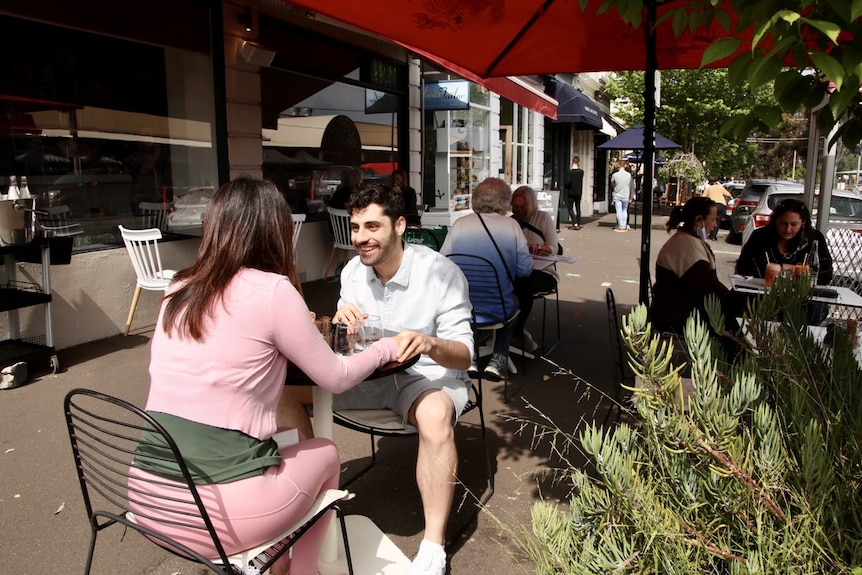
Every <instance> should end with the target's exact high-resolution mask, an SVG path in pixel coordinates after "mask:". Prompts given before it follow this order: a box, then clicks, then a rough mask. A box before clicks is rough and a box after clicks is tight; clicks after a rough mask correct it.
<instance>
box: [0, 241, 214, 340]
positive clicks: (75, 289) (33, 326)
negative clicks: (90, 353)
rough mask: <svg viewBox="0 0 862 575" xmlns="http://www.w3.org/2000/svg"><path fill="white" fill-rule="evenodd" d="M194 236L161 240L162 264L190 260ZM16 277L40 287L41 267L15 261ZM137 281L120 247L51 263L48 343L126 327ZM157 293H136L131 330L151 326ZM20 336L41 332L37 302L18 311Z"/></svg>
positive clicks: (4, 323) (2, 326)
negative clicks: (54, 263) (138, 295)
mask: <svg viewBox="0 0 862 575" xmlns="http://www.w3.org/2000/svg"><path fill="white" fill-rule="evenodd" d="M198 244H199V241H198V240H196V239H190V240H180V241H173V242H163V243H161V244H159V245H160V253H161V256H162V265H163V266H164V267H165V268H167V269H175V270H176V269H180V268H183V267H186V266H188V265H190V264H191V263H192V262H193V261H194V258H195V253H196V252H197V246H198ZM16 267H17V270H16V273H17V276H18V280H20V281H30V282H33V283H38V284H39V285H42V266H41V265H39V264H29V263H17V264H16ZM136 284H137V282H136V279H135V272H134V270H133V269H132V264H131V261H130V260H129V255H128V253H127V252H126V249H125V248H117V249H113V250H103V251H98V252H91V253H85V254H75V255H74V256H73V257H72V262H71V263H70V264H69V265H57V266H51V288H52V290H51V291H52V296H53V297H52V303H51V313H52V315H53V329H52V332H53V336H54V347H55V348H57V349H64V348H67V347H71V346H73V345H78V344H81V343H86V342H88V341H95V340H98V339H104V338H106V337H111V336H114V335H117V334H118V333H122V332H123V330H124V328H125V325H126V317H127V316H128V313H129V306H130V304H131V303H132V294H133V293H134V290H135V286H136ZM160 299H161V292H150V291H146V290H144V291H142V293H141V297H140V299H139V300H138V307H137V310H136V312H135V319H134V320H133V322H132V329H133V330H135V329H139V328H142V327H145V326H151V325H154V324H155V322H156V318H157V316H158V310H159V301H160ZM0 315H2V317H0V333H2V334H3V337H6V336H7V335H8V315H7V314H0ZM19 318H20V325H21V336H22V337H23V338H25V339H27V338H34V337H39V336H44V335H45V316H44V308H43V306H35V307H32V308H25V309H22V310H19Z"/></svg>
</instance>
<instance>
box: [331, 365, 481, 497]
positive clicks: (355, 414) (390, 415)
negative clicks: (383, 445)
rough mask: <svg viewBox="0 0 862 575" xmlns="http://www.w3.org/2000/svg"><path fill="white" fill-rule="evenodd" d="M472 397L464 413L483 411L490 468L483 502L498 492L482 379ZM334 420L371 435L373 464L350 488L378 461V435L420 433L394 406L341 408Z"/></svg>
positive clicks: (333, 415) (365, 468)
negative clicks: (387, 407)
mask: <svg viewBox="0 0 862 575" xmlns="http://www.w3.org/2000/svg"><path fill="white" fill-rule="evenodd" d="M470 392H471V395H472V396H471V397H470V399H469V401H468V402H467V405H465V406H464V409H463V411H461V415H462V416H464V415H466V414H467V413H469V412H471V411H473V410H474V409H477V410H478V411H479V427H480V432H481V434H482V448H483V449H484V451H485V467H486V470H487V482H486V486H485V491H484V492H483V493H482V495H481V496H480V497H478V498H477V499H478V500H479V502H480V503H481V504H483V505H484V504H485V503H487V502H488V500H489V499H491V496H492V495H493V494H494V466H493V463H492V460H491V451H490V450H489V449H488V439H487V435H486V430H485V412H484V410H483V405H482V382H481V381H478V382H476V383H474V384H472V385H471V389H470ZM332 418H333V422H334V423H336V424H338V425H340V426H342V427H346V428H347V429H352V430H353V431H358V432H360V433H365V434H367V435H368V436H369V437H370V438H371V463H369V464H368V465H367V466H365V467H364V468H362V469H361V470H360V471H358V472H357V473H356V474H355V475H353V477H351V478H349V479H348V480H347V481H345V482H344V483H343V484H342V487H347V486H348V485H350V484H351V483H353V482H354V481H356V480H357V479H359V477H361V476H362V475H363V474H364V473H365V472H367V471H368V470H369V469H371V468H372V467H373V466H374V465H375V464H376V463H377V448H376V443H375V438H378V437H410V436H413V435H416V432H415V431H413V430H409V429H407V428H405V427H404V424H403V423H402V417H401V416H400V415H398V414H396V413H395V412H394V411H392V410H390V409H341V410H336V411H334V412H333V414H332Z"/></svg>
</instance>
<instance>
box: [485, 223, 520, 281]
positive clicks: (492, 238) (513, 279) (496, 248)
mask: <svg viewBox="0 0 862 575" xmlns="http://www.w3.org/2000/svg"><path fill="white" fill-rule="evenodd" d="M476 215H477V216H478V217H479V221H480V222H482V227H483V228H485V231H486V232H488V237H489V238H491V243H492V244H494V249H495V250H497V255H498V256H500V261H502V262H503V267H504V268H506V275H507V276H508V277H509V281H510V282H512V284H513V285H514V283H515V278H513V277H512V272H511V271H509V264H507V263H506V258H504V257H503V252H501V251H500V247H499V246H498V245H497V242H496V241H495V240H494V236H492V235H491V230H489V229H488V224H486V223H485V220H483V219H482V214H479V213H477V214H476Z"/></svg>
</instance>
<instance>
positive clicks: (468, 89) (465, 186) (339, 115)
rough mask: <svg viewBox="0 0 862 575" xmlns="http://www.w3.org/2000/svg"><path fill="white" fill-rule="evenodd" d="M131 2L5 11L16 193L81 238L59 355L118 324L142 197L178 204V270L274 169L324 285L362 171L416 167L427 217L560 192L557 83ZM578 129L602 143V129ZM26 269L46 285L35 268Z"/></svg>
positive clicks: (173, 260)
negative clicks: (345, 183)
mask: <svg viewBox="0 0 862 575" xmlns="http://www.w3.org/2000/svg"><path fill="white" fill-rule="evenodd" d="M126 10H128V13H134V14H135V17H133V18H124V19H118V18H117V17H116V11H115V9H114V6H113V3H111V2H108V1H107V0H71V1H66V2H59V1H58V0H28V1H26V2H25V1H22V0H9V1H7V2H4V3H3V5H2V6H0V24H2V25H3V26H4V29H5V30H7V31H8V33H9V37H8V39H7V42H6V45H7V49H6V50H4V52H3V54H0V71H2V75H0V84H2V89H0V105H2V107H3V110H2V111H3V115H2V123H0V190H4V189H5V187H6V186H8V185H9V182H10V176H16V177H18V178H20V177H21V176H26V177H27V179H28V184H29V188H30V191H31V193H32V194H33V195H34V196H35V197H36V198H37V200H36V205H37V208H40V209H42V208H44V209H45V213H48V211H50V212H51V214H52V215H51V216H43V217H50V218H60V216H58V215H56V214H57V213H61V214H62V218H63V220H64V222H66V223H67V225H68V226H69V228H70V230H71V231H70V232H69V233H70V235H73V241H74V249H73V254H72V259H71V263H70V264H67V265H59V266H53V267H52V287H53V299H54V301H53V325H54V328H53V332H54V341H55V346H56V347H57V348H59V349H62V348H66V347H70V346H73V345H76V344H80V343H84V342H88V341H92V340H96V339H101V338H105V337H110V336H112V335H116V334H117V333H119V332H121V331H122V328H123V326H124V323H125V319H126V315H127V313H128V308H129V303H130V301H131V294H132V292H133V291H134V288H135V275H134V272H133V270H132V268H131V265H130V263H129V259H128V256H127V254H126V251H125V249H124V248H123V247H122V242H121V239H120V237H119V233H118V231H117V225H124V226H126V227H144V226H143V225H142V222H144V221H145V220H144V219H143V216H144V214H143V208H142V204H148V205H152V204H156V205H159V204H161V205H163V206H166V207H171V206H172V207H174V208H175V209H176V211H175V212H174V215H175V216H177V217H175V218H173V220H172V219H171V216H169V218H168V222H167V224H166V225H165V229H164V231H165V235H166V238H165V241H163V242H162V243H161V244H160V245H161V251H162V257H163V260H164V264H165V266H166V267H170V268H173V269H178V268H181V267H185V266H187V265H189V264H190V263H191V262H192V261H193V260H194V257H195V253H196V249H197V245H198V241H197V240H196V239H195V238H194V237H189V236H187V235H185V233H187V231H188V230H186V228H185V227H183V226H184V225H185V224H186V223H187V222H183V221H181V218H180V217H179V216H180V215H182V214H192V217H199V212H198V211H195V210H194V209H192V208H195V207H196V206H205V202H206V200H207V198H208V197H211V194H212V192H213V190H214V189H216V188H217V187H218V186H219V185H220V184H221V183H224V182H225V181H227V180H228V179H230V178H233V177H237V176H240V175H250V176H253V177H265V178H268V179H271V180H272V181H274V182H275V183H276V184H277V185H278V186H279V188H280V189H281V190H282V192H283V193H284V194H285V196H286V198H287V199H288V201H289V202H290V204H291V206H292V208H293V209H294V210H295V211H297V212H302V213H306V214H307V220H306V222H307V223H306V224H305V225H304V226H303V229H302V235H301V237H300V246H299V248H300V249H299V253H300V254H301V257H300V258H299V262H298V266H299V272H300V277H301V279H302V280H303V281H312V280H315V279H319V278H320V277H321V276H322V273H323V269H324V266H325V262H326V259H327V257H328V255H329V250H330V248H331V245H332V243H331V237H330V236H329V232H328V229H327V226H326V219H327V215H326V203H327V200H328V197H329V196H330V195H331V193H332V191H333V190H334V188H335V187H336V186H337V185H338V183H339V181H340V176H341V173H342V172H343V170H344V169H345V168H347V167H358V168H360V170H361V171H362V173H363V177H364V178H365V179H366V180H374V179H380V180H383V181H388V178H389V177H390V174H391V172H392V170H393V169H394V168H396V167H397V168H403V169H406V170H407V171H408V173H409V179H410V182H411V185H412V186H413V187H414V188H415V189H416V190H417V191H418V192H419V193H420V196H421V202H420V203H421V204H423V207H425V208H426V209H427V213H426V216H427V221H428V223H430V224H435V223H443V224H446V223H449V222H451V221H452V220H453V219H454V218H455V217H457V215H458V214H457V213H456V212H460V211H463V210H462V209H461V208H463V207H465V202H466V201H467V198H469V193H470V191H471V190H472V189H473V188H474V187H475V185H476V184H477V183H478V182H479V181H481V180H482V179H484V178H485V177H488V176H498V177H502V178H504V179H506V180H507V181H509V182H510V183H511V184H512V185H513V186H517V185H522V184H525V185H530V186H533V187H535V188H537V189H540V188H542V187H547V180H546V177H545V174H546V171H547V168H546V165H545V164H546V162H547V153H546V147H545V139H546V137H547V129H546V127H545V120H546V119H545V116H544V115H543V114H542V113H539V112H537V111H535V109H543V110H544V111H545V112H546V113H547V110H548V107H547V104H548V102H547V100H550V99H549V98H547V97H545V96H543V95H542V92H543V91H545V90H544V86H543V82H542V79H541V78H526V79H519V80H518V82H517V84H516V85H514V84H513V85H504V86H502V88H501V89H500V91H502V92H505V93H506V94H507V95H509V96H510V97H511V98H512V99H510V98H509V97H506V96H501V95H500V94H499V93H497V92H495V91H494V87H495V86H501V84H500V83H499V82H498V83H497V84H489V85H490V86H491V87H489V85H486V84H484V83H477V82H470V81H466V80H464V79H463V78H459V77H458V76H457V75H456V74H454V73H452V72H450V71H449V70H448V69H447V68H446V66H445V63H443V64H441V63H440V62H430V61H424V60H420V59H418V58H417V57H416V56H415V55H413V54H412V53H410V51H409V50H408V49H406V48H404V47H402V46H399V45H395V44H392V43H389V42H386V41H384V40H382V39H380V38H377V37H374V36H372V35H369V34H366V33H364V32H363V31H361V30H357V29H353V28H351V27H350V26H346V25H342V24H339V23H336V22H333V21H329V20H327V19H325V18H321V17H319V16H317V15H315V14H311V13H308V12H306V11H305V10H301V9H297V8H295V7H294V6H291V5H290V4H288V3H285V2H282V1H281V0H261V1H260V2H251V3H248V2H228V1H224V2H221V1H213V0H172V1H170V2H168V1H167V0H149V1H148V2H146V3H144V2H134V1H133V2H129V3H128V5H127V7H126ZM503 81H504V82H508V81H506V80H503ZM513 82H514V81H513ZM450 90H451V92H450ZM459 90H460V93H461V94H462V95H464V96H465V99H464V100H460V101H456V100H457V94H458V92H459ZM450 96H451V97H450ZM542 98H544V99H545V101H542ZM550 101H552V102H553V100H550ZM535 102H538V103H541V104H542V106H544V107H542V106H539V105H536V104H535ZM569 137H570V145H571V144H572V143H573V144H575V145H576V146H577V149H579V150H583V152H582V153H583V156H582V157H587V156H588V155H589V154H590V152H591V150H592V148H593V141H592V140H591V139H590V138H589V137H587V136H584V137H583V139H582V140H581V139H579V138H582V136H580V135H577V131H575V132H570V133H569ZM48 208H50V210H48ZM199 211H200V212H201V213H202V211H203V210H199ZM453 214H454V215H453ZM423 221H424V220H423ZM173 225H176V226H177V227H176V228H174V227H172V226H173ZM192 227H194V226H192ZM173 232H180V233H173ZM18 275H19V277H29V276H32V277H33V279H34V280H38V279H39V278H38V277H36V276H38V269H37V267H36V266H31V265H30V264H18ZM158 305H159V297H158V295H157V294H152V293H150V294H148V293H144V294H143V296H142V297H141V299H140V302H139V304H138V310H137V312H136V320H135V323H134V326H146V325H152V324H153V323H154V322H155V318H156V315H157V312H158ZM41 314H42V312H41V310H39V309H32V310H28V311H27V312H26V313H22V320H21V324H22V331H23V336H24V337H25V338H38V337H39V334H40V332H42V331H44V319H43V317H42V316H41ZM5 321H6V320H5V319H0V328H3V327H7V326H6V324H5V323H4V322H5ZM134 326H133V327H134Z"/></svg>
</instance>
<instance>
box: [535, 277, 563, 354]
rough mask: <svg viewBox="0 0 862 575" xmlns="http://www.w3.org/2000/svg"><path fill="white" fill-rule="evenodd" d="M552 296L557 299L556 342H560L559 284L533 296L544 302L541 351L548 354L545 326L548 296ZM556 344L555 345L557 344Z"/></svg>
mask: <svg viewBox="0 0 862 575" xmlns="http://www.w3.org/2000/svg"><path fill="white" fill-rule="evenodd" d="M549 295H552V296H554V298H555V299H556V304H557V339H556V342H558V341H560V286H559V283H556V284H554V287H553V289H549V290H546V291H540V292H538V293H534V294H533V299H534V300H537V299H541V300H542V343H541V345H540V347H539V349H541V350H542V353H543V354H544V353H548V349H547V347H546V346H545V333H546V331H545V325H546V320H547V314H548V310H547V307H548V296H549ZM556 342H555V344H556Z"/></svg>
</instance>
